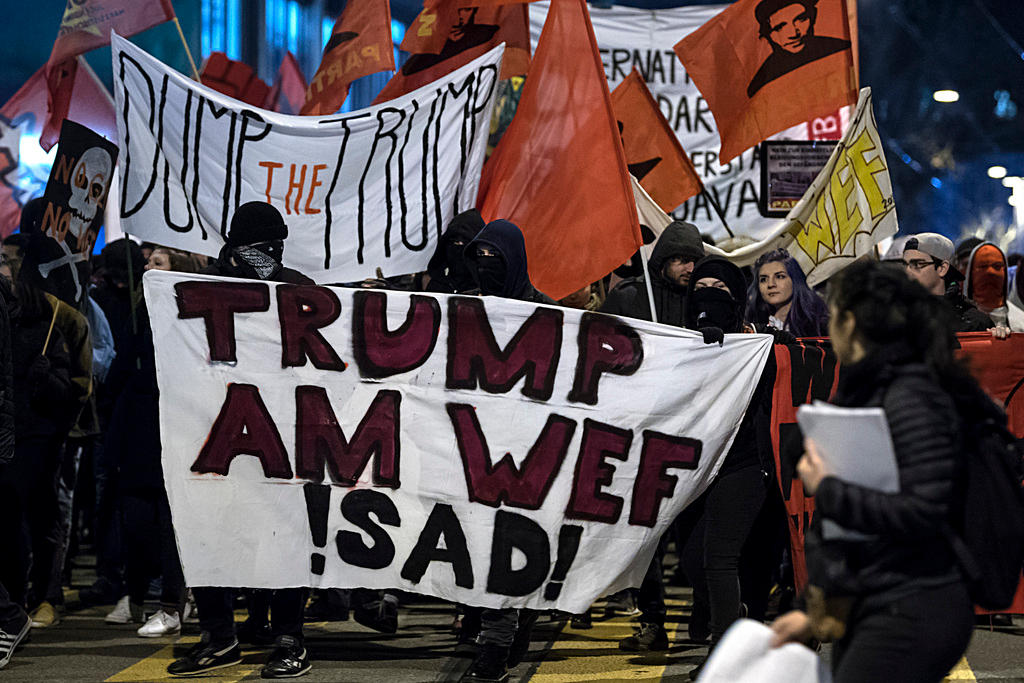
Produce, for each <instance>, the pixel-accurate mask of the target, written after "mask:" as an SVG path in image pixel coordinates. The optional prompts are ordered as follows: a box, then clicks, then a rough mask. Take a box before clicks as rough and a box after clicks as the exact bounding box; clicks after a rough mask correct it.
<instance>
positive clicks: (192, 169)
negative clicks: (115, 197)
mask: <svg viewBox="0 0 1024 683" xmlns="http://www.w3.org/2000/svg"><path fill="white" fill-rule="evenodd" d="M501 54H502V52H501V47H500V46H499V47H497V48H494V49H493V50H491V51H490V52H488V53H487V54H485V55H484V56H482V57H480V58H479V59H477V60H475V61H474V62H472V63H470V64H467V65H466V66H464V67H463V68H461V69H458V70H456V71H454V72H452V73H451V74H449V75H448V76H446V77H445V78H444V79H442V80H440V81H437V82H435V83H431V84H430V85H429V87H426V88H423V89H421V90H418V91H416V92H413V93H410V94H408V95H405V96H403V97H401V98H398V99H396V100H393V101H391V102H388V103H386V104H383V105H379V106H374V107H369V108H367V109H362V110H359V111H355V112H350V113H346V114H338V115H335V116H329V117H311V116H287V115H284V114H278V113H275V112H271V111H266V110H263V109H255V108H251V107H248V106H246V105H244V104H242V103H241V102H238V101H237V100H232V99H231V98H229V97H225V96H224V95H221V94H220V93H217V92H215V91H213V90H211V89H209V88H206V87H204V86H202V85H199V84H197V83H195V82H193V81H191V80H189V79H188V78H186V77H185V76H183V75H181V74H179V73H177V72H175V71H173V70H171V69H169V68H168V67H167V66H166V65H164V64H162V63H161V62H160V61H158V60H157V59H155V58H154V57H152V56H150V55H148V54H146V53H145V52H144V51H142V50H140V49H139V48H138V47H136V46H134V45H132V44H131V43H129V42H128V41H126V40H123V39H121V38H120V37H117V36H115V37H114V40H113V64H114V74H115V76H114V91H115V95H116V98H117V111H118V134H119V136H120V140H121V145H122V149H123V150H124V154H123V171H124V175H123V184H122V188H121V216H122V220H123V227H124V230H125V232H128V233H131V234H133V235H137V236H139V237H142V238H143V239H147V240H150V241H153V242H157V243H159V244H165V245H167V246H170V247H176V248H178V249H184V250H187V251H193V252H197V253H200V254H208V255H211V256H216V255H217V254H218V252H219V251H220V249H221V246H222V245H223V244H224V239H225V236H226V234H227V229H228V226H229V224H230V220H231V216H232V215H233V214H234V211H235V209H236V208H237V207H238V206H239V205H241V204H243V203H245V202H248V201H253V200H259V201H266V202H269V203H270V204H273V205H274V206H275V207H277V208H278V209H279V210H280V212H281V214H282V216H283V217H284V219H285V222H286V224H287V225H288V230H289V236H288V239H287V240H286V246H285V250H284V263H285V265H286V266H289V267H291V268H295V269H297V270H299V271H301V272H303V273H305V274H307V275H309V276H310V277H312V278H313V279H314V280H317V281H318V282H350V281H354V280H361V279H363V278H367V277H373V276H374V274H375V272H376V269H377V268H380V269H381V270H382V271H383V272H384V274H385V275H397V274H402V273H412V272H416V271H420V270H425V269H426V266H427V261H428V260H429V259H430V255H431V253H432V252H433V250H434V247H435V246H436V245H437V238H438V236H439V235H440V234H441V232H442V231H443V230H444V228H445V227H447V224H448V221H449V220H451V218H452V217H453V216H454V215H455V214H457V213H459V212H461V211H464V210H466V209H468V208H470V207H472V206H474V204H475V201H476V192H477V185H478V183H479V178H480V167H481V165H482V163H483V153H484V148H485V146H486V144H487V132H488V125H489V123H490V116H491V109H492V106H493V101H494V91H495V82H496V78H497V75H498V71H499V69H500V64H501Z"/></svg>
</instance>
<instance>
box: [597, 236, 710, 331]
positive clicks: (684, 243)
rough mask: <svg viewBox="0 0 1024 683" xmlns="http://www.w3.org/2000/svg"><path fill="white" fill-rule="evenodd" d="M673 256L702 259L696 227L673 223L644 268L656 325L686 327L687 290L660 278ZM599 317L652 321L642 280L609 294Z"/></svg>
mask: <svg viewBox="0 0 1024 683" xmlns="http://www.w3.org/2000/svg"><path fill="white" fill-rule="evenodd" d="M673 256H682V257H684V258H686V259H691V260H693V261H697V260H699V259H701V258H702V257H703V256H704V243H703V242H702V241H701V239H700V232H699V231H698V230H697V227H696V226H694V225H692V224H690V223H684V222H683V221H673V222H672V223H669V224H668V226H667V227H666V228H665V230H664V232H662V233H661V237H659V238H658V242H657V244H655V245H654V250H653V251H652V252H651V259H650V261H649V262H648V264H647V267H648V270H649V272H650V274H651V290H652V292H653V294H654V306H655V309H656V311H657V314H658V322H659V323H663V324H665V325H675V326H676V327H686V288H685V287H682V286H680V285H678V284H676V283H674V282H669V281H668V280H666V279H665V276H664V275H663V274H662V270H663V269H664V267H665V262H666V261H667V260H668V259H670V258H672V257H673ZM600 311H601V312H602V313H611V314H612V315H623V316H627V317H629V318H637V319H639V320H650V319H651V306H650V304H649V303H648V301H647V286H646V284H645V283H644V278H643V277H635V278H629V279H628V280H623V281H622V282H620V283H619V284H618V285H616V287H615V289H613V290H612V291H610V292H609V293H608V298H607V299H605V302H604V304H603V305H602V306H601V308H600Z"/></svg>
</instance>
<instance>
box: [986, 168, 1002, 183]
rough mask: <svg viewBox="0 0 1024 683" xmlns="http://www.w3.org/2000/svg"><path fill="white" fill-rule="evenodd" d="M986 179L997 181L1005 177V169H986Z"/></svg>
mask: <svg viewBox="0 0 1024 683" xmlns="http://www.w3.org/2000/svg"><path fill="white" fill-rule="evenodd" d="M988 177H989V178H994V179H995V180H999V179H1000V178H1005V177H1006V167H1005V166H989V167H988Z"/></svg>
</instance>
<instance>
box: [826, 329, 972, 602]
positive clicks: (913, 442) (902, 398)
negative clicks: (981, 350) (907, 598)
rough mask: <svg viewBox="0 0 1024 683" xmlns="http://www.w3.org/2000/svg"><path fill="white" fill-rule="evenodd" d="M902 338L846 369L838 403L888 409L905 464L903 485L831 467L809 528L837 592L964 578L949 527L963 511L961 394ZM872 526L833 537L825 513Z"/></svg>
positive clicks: (830, 588)
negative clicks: (882, 486)
mask: <svg viewBox="0 0 1024 683" xmlns="http://www.w3.org/2000/svg"><path fill="white" fill-rule="evenodd" d="M907 357H908V354H906V353H904V352H902V351H901V350H900V349H896V348H892V349H887V350H883V351H882V352H880V353H877V354H873V355H872V356H871V357H869V358H867V359H865V360H863V361H861V362H859V363H855V364H853V365H850V366H845V367H844V369H843V371H842V374H841V375H840V381H839V389H838V391H837V394H836V397H835V399H834V401H833V402H834V403H836V404H838V405H844V406H850V407H861V406H881V407H882V408H883V409H884V410H885V415H886V419H887V421H888V424H889V431H890V433H891V435H892V441H893V448H894V451H895V453H896V461H897V465H898V467H899V476H900V491H899V493H882V492H879V491H874V490H871V489H867V488H863V487H860V486H856V485H854V484H849V483H846V482H844V481H840V480H839V479H837V478H835V477H826V478H825V479H824V480H823V481H822V482H821V485H820V486H819V488H818V491H817V494H816V495H815V497H814V505H815V512H814V522H813V523H812V525H811V529H810V531H809V533H808V535H807V539H806V541H807V566H808V574H809V580H810V583H812V584H814V585H817V586H820V587H822V588H824V589H825V592H826V594H827V595H833V596H853V597H864V596H867V595H875V596H879V595H885V596H886V597H888V598H890V599H891V598H896V597H900V596H902V595H907V594H909V593H913V592H916V591H919V590H924V589H928V588H934V587H937V586H943V585H946V584H949V583H953V582H956V581H960V580H962V578H961V575H960V571H959V569H958V567H957V563H956V559H955V557H954V555H953V553H952V551H951V549H950V546H949V543H948V541H947V540H946V538H945V537H944V535H943V530H944V528H945V525H946V523H951V522H953V520H954V519H956V518H957V516H958V514H960V513H962V505H963V502H962V497H963V494H962V489H961V486H960V485H959V484H958V481H959V480H960V479H961V477H960V474H961V471H962V466H963V463H962V457H961V456H960V453H961V452H962V446H961V444H962V430H961V426H960V418H959V415H958V413H957V410H956V407H955V404H954V400H953V398H952V396H950V394H949V393H947V392H946V391H945V390H944V389H943V388H942V387H941V386H940V384H939V381H938V378H937V377H936V375H935V373H934V372H933V371H932V370H931V369H930V368H928V367H927V366H926V365H924V364H922V363H915V362H906V359H907ZM822 519H830V520H833V521H835V522H837V523H838V524H840V525H841V526H843V527H844V528H846V529H849V530H851V531H858V532H862V533H864V534H868V535H871V536H872V537H873V538H872V539H871V540H866V541H857V542H853V541H835V540H833V541H823V539H822V537H821V520H822Z"/></svg>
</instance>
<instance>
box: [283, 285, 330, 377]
mask: <svg viewBox="0 0 1024 683" xmlns="http://www.w3.org/2000/svg"><path fill="white" fill-rule="evenodd" d="M277 315H278V318H279V319H280V323H281V367H282V368H289V367H302V366H303V365H305V364H306V358H309V360H310V361H312V363H313V367H315V368H317V369H320V370H336V371H338V372H341V371H343V370H344V369H345V367H346V365H345V362H344V361H342V360H341V358H340V357H339V356H338V353H337V351H335V350H334V347H332V346H331V345H330V343H328V341H327V340H326V339H324V336H323V335H322V334H321V333H320V330H321V329H323V328H324V327H327V326H328V325H330V324H331V323H333V322H334V321H335V320H337V319H338V316H339V315H341V302H340V301H339V300H338V297H337V295H336V294H335V293H334V292H332V291H331V290H329V289H327V288H325V287H314V286H312V285H278V287H277Z"/></svg>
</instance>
